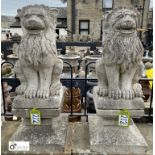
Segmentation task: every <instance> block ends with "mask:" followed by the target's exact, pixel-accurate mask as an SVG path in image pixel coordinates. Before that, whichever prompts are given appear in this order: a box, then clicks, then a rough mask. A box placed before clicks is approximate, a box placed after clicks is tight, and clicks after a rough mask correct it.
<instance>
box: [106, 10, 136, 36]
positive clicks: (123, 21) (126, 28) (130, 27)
mask: <svg viewBox="0 0 155 155" xmlns="http://www.w3.org/2000/svg"><path fill="white" fill-rule="evenodd" d="M108 21H109V22H110V23H111V25H112V28H113V30H115V31H118V32H120V33H124V34H130V33H134V32H135V31H136V28H137V14H136V12H134V11H132V10H128V9H122V10H118V11H116V12H115V13H113V14H111V16H110V18H109V20H108Z"/></svg>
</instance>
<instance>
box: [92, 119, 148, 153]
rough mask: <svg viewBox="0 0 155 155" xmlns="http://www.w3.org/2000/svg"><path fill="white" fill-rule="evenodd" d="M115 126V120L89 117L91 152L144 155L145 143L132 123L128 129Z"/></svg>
mask: <svg viewBox="0 0 155 155" xmlns="http://www.w3.org/2000/svg"><path fill="white" fill-rule="evenodd" d="M117 124H118V122H117V120H113V119H108V120H107V119H104V118H103V117H100V116H89V134H90V148H91V150H93V151H94V152H97V153H99V154H102V152H104V151H105V152H106V153H107V154H108V155H145V154H146V151H147V143H146V142H145V140H144V138H143V136H142V135H141V133H140V131H139V130H138V128H137V127H136V125H135V124H134V122H133V121H131V125H130V126H129V127H128V128H127V127H120V126H118V125H117Z"/></svg>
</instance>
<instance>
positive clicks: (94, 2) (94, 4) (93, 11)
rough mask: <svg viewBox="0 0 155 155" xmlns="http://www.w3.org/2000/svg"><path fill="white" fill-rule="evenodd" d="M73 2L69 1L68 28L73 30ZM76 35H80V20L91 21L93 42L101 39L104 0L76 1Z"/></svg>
mask: <svg viewBox="0 0 155 155" xmlns="http://www.w3.org/2000/svg"><path fill="white" fill-rule="evenodd" d="M71 6H72V4H71V0H68V1H67V27H68V29H69V30H72V27H71V26H72V24H71V22H72V17H71V12H72V11H71V9H72V8H71ZM75 14H76V16H75V17H74V18H75V34H77V35H78V34H79V20H89V21H90V33H89V34H90V35H91V37H92V39H93V40H99V39H100V38H101V20H102V14H103V11H102V0H91V1H90V0H75Z"/></svg>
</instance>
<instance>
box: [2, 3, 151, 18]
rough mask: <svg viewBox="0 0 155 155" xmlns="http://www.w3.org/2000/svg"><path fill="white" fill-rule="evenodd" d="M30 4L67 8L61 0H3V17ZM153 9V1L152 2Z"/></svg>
mask: <svg viewBox="0 0 155 155" xmlns="http://www.w3.org/2000/svg"><path fill="white" fill-rule="evenodd" d="M28 4H44V5H47V6H50V7H65V6H66V5H67V4H66V3H65V4H64V3H62V2H61V0H1V15H8V16H16V14H17V9H19V8H22V7H23V6H26V5H28ZM150 7H153V0H150Z"/></svg>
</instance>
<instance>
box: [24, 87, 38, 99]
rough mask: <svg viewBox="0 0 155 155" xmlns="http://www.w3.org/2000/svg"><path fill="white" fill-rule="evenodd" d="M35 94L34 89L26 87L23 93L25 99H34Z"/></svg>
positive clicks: (35, 89) (35, 90)
mask: <svg viewBox="0 0 155 155" xmlns="http://www.w3.org/2000/svg"><path fill="white" fill-rule="evenodd" d="M36 94H37V88H34V87H28V88H27V89H26V91H25V97H26V98H30V99H31V98H35V97H36Z"/></svg>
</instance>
